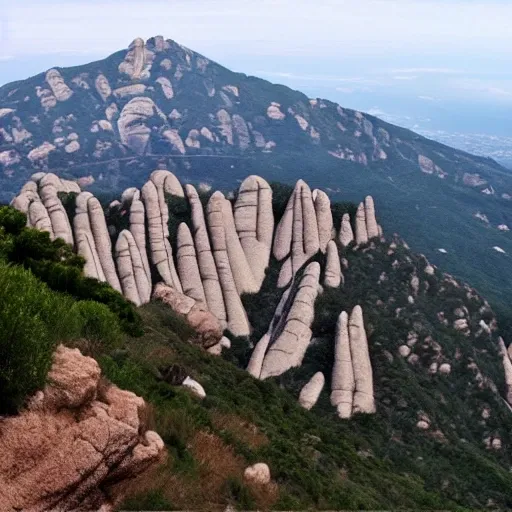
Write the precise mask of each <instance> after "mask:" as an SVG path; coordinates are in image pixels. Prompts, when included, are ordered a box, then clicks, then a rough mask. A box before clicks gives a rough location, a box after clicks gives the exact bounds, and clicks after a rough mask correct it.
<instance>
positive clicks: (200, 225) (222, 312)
mask: <svg viewBox="0 0 512 512" xmlns="http://www.w3.org/2000/svg"><path fill="white" fill-rule="evenodd" d="M185 191H186V195H187V198H188V201H189V203H190V208H191V210H192V226H193V233H194V242H195V246H196V252H197V262H198V265H199V272H200V274H201V281H202V283H203V288H204V294H205V297H206V303H207V304H208V309H209V310H210V311H211V312H212V313H213V314H214V315H215V316H216V317H217V318H218V320H219V321H220V322H221V324H222V325H226V321H227V316H226V308H225V305H224V297H223V294H222V288H221V286H220V281H219V275H218V273H217V267H216V265H215V260H214V258H213V253H212V249H211V246H210V239H209V237H208V231H207V228H206V221H205V218H204V211H203V205H202V203H201V200H200V199H199V195H198V194H197V191H196V189H195V188H194V187H193V186H192V185H186V187H185Z"/></svg>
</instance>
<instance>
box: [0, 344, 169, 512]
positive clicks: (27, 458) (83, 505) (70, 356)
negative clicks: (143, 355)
mask: <svg viewBox="0 0 512 512" xmlns="http://www.w3.org/2000/svg"><path fill="white" fill-rule="evenodd" d="M100 373H101V372H100V368H99V366H98V363H97V362H96V361H95V360H94V359H91V358H90V357H85V356H83V355H82V354H81V353H80V352H79V351H78V350H77V349H75V350H71V349H68V348H65V347H63V346H60V347H59V348H58V349H57V351H56V353H55V356H54V362H53V366H52V369H51V371H50V373H49V375H48V377H49V379H48V384H47V385H46V387H45V389H44V390H43V391H39V392H38V393H36V395H35V396H34V397H33V399H32V400H31V401H30V402H29V405H28V407H27V409H26V410H24V411H23V412H21V413H20V414H19V415H17V416H12V417H9V418H4V419H3V421H2V435H1V436H0V452H1V453H2V457H1V458H0V509H1V510H6V511H7V510H31V511H43V510H55V511H57V510H75V511H87V510H100V509H101V510H104V511H109V510H112V509H113V508H114V506H115V505H116V504H118V503H119V502H120V500H121V499H122V497H123V496H121V495H119V489H120V487H119V486H118V485H116V484H119V482H120V481H123V480H126V479H131V478H134V477H135V476H137V475H138V474H140V473H142V472H143V471H145V470H146V469H148V468H149V467H150V466H152V465H153V464H155V463H156V462H158V461H159V460H160V459H161V456H162V454H163V452H164V443H163V441H162V439H161V438H160V436H159V435H158V434H157V433H156V432H152V431H146V429H145V426H144V423H143V420H142V417H143V411H144V409H145V403H144V400H143V399H142V398H140V397H138V396H136V395H135V394H133V393H131V392H128V391H122V390H120V389H119V388H117V387H116V386H113V385H107V386H105V385H104V384H103V385H101V386H100ZM20 454H22V456H20Z"/></svg>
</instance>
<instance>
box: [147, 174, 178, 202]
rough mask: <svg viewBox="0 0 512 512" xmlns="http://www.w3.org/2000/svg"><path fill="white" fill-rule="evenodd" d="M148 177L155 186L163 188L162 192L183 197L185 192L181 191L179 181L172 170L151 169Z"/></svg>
mask: <svg viewBox="0 0 512 512" xmlns="http://www.w3.org/2000/svg"><path fill="white" fill-rule="evenodd" d="M149 179H150V180H151V181H152V182H153V183H154V184H155V185H156V186H157V188H163V191H164V194H170V195H172V196H178V197H185V192H184V191H183V187H182V186H181V183H180V182H179V180H178V178H176V176H175V175H174V174H173V173H172V172H169V171H166V170H157V171H153V172H152V173H151V175H150V176H149Z"/></svg>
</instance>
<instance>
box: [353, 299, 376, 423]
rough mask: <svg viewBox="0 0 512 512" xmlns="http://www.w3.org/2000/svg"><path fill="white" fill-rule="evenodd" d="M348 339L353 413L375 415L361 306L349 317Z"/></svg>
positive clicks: (368, 355) (370, 369)
mask: <svg viewBox="0 0 512 512" xmlns="http://www.w3.org/2000/svg"><path fill="white" fill-rule="evenodd" d="M349 337H350V352H351V355H352V366H353V369H354V381H355V391H354V403H353V412H354V413H356V412H361V413H366V414H372V413H375V400H374V396H373V372H372V365H371V361H370V354H369V352H368V340H367V338H366V331H365V328H364V321H363V310H362V309H361V306H356V307H355V308H354V309H353V310H352V314H351V315H350V320H349Z"/></svg>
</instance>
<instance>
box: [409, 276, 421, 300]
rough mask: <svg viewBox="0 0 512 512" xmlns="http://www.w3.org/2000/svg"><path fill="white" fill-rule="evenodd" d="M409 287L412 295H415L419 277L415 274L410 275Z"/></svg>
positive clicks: (417, 289)
mask: <svg viewBox="0 0 512 512" xmlns="http://www.w3.org/2000/svg"><path fill="white" fill-rule="evenodd" d="M411 288H412V292H413V294H414V296H415V297H417V296H418V292H419V289H420V278H419V277H418V276H416V275H414V276H412V277H411Z"/></svg>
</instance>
